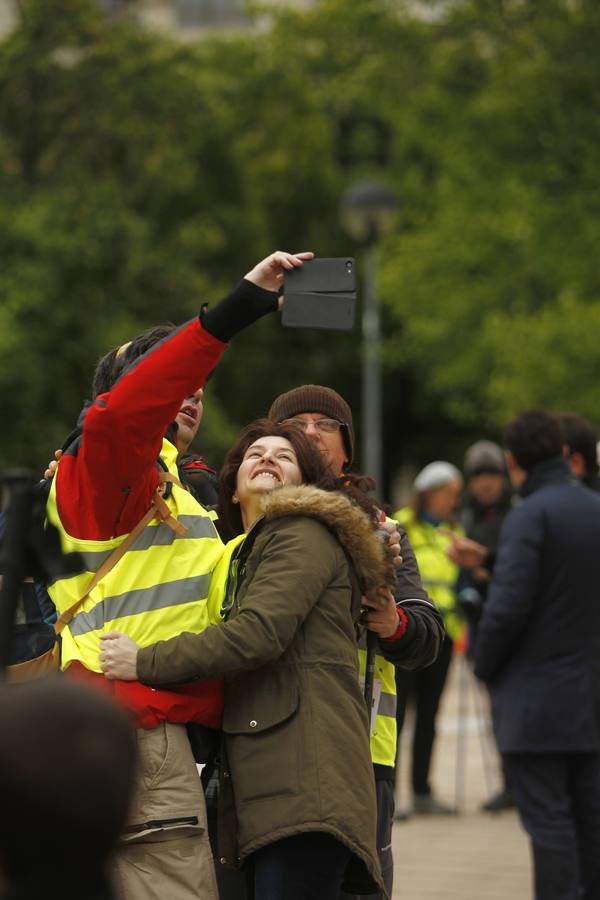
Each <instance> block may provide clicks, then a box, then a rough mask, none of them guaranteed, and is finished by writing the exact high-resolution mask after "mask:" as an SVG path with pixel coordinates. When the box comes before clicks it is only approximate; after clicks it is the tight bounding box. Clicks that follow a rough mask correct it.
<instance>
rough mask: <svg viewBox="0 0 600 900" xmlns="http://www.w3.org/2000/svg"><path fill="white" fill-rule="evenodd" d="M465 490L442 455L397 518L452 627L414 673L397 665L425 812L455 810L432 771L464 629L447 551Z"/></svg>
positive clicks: (401, 711) (416, 792) (417, 802)
mask: <svg viewBox="0 0 600 900" xmlns="http://www.w3.org/2000/svg"><path fill="white" fill-rule="evenodd" d="M462 489H463V478H462V475H461V473H460V472H459V470H458V469H457V468H456V466H453V465H452V464H451V463H449V462H444V461H442V460H438V461H436V462H432V463H430V464H429V465H428V466H425V468H424V469H423V470H422V471H421V472H419V474H418V475H417V477H416V479H415V482H414V490H415V502H414V506H407V507H404V508H403V509H399V510H398V511H397V512H396V513H394V518H395V519H396V520H397V521H398V522H399V523H400V525H401V526H402V527H403V528H404V529H405V530H406V533H407V535H408V539H409V541H410V543H411V546H412V548H413V550H414V553H415V557H416V560H417V564H418V566H419V571H420V573H421V580H422V582H423V587H424V588H425V590H426V591H427V592H428V594H429V596H430V597H431V598H432V600H433V601H434V602H435V604H436V606H437V608H438V610H439V611H440V613H441V614H442V618H443V620H444V625H445V628H446V632H447V634H446V635H445V637H444V640H443V642H442V646H441V649H440V652H439V655H438V657H437V659H436V661H435V662H434V663H433V664H432V665H430V666H427V668H425V669H422V670H421V671H418V672H411V673H408V672H401V671H399V670H396V685H397V688H398V730H400V729H401V727H402V725H403V723H404V715H405V710H406V703H407V700H408V697H409V696H410V694H411V693H414V696H415V704H416V718H415V730H414V735H413V745H412V766H411V782H412V792H413V810H414V812H415V813H420V814H423V815H447V814H449V813H451V812H453V810H452V809H450V807H448V806H445V805H444V804H443V803H441V802H440V801H439V800H438V799H437V798H436V797H435V795H434V794H433V792H432V789H431V786H430V784H429V770H430V767H431V758H432V754H433V746H434V741H435V720H436V716H437V711H438V707H439V704H440V698H441V696H442V692H443V690H444V686H445V684H446V678H447V675H448V669H449V666H450V660H451V658H452V646H453V641H454V640H457V639H459V638H460V637H461V636H462V635H463V633H464V624H463V622H462V618H461V616H460V613H459V611H458V607H457V588H458V578H459V574H460V568H459V566H457V565H456V563H454V562H453V561H452V560H451V559H449V558H448V554H447V550H448V547H449V545H450V544H451V542H452V536H451V533H456V534H458V535H463V534H464V532H463V530H462V527H461V526H460V525H459V524H458V523H457V521H456V519H455V513H456V509H457V507H458V504H459V502H460V496H461V493H462Z"/></svg>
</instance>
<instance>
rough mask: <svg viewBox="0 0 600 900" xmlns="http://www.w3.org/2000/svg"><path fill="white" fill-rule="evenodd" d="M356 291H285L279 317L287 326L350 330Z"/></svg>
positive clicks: (352, 323)
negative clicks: (327, 292) (353, 292)
mask: <svg viewBox="0 0 600 900" xmlns="http://www.w3.org/2000/svg"><path fill="white" fill-rule="evenodd" d="M355 307H356V294H317V293H316V292H314V291H311V292H308V291H306V292H303V293H299V294H296V293H294V294H288V293H286V294H284V298H283V310H282V313H281V321H282V323H283V324H284V325H287V326H288V328H330V329H332V330H334V331H351V330H352V328H353V327H354V315H355Z"/></svg>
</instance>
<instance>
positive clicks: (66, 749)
mask: <svg viewBox="0 0 600 900" xmlns="http://www.w3.org/2000/svg"><path fill="white" fill-rule="evenodd" d="M134 768H135V740H134V733H133V729H132V728H131V726H130V724H129V722H128V720H127V718H126V716H125V714H124V713H122V712H120V711H119V710H118V709H117V707H116V706H115V705H114V704H113V703H112V702H111V701H110V700H108V699H106V698H105V697H102V696H101V695H100V694H99V693H97V692H95V691H91V690H88V689H87V688H84V687H82V686H80V685H76V684H72V683H69V682H68V681H66V680H63V679H60V678H58V677H56V678H50V679H47V680H43V681H41V680H40V681H36V682H29V683H27V684H20V685H11V686H10V687H7V686H5V685H2V686H1V687H0V809H1V810H2V815H1V816H0V897H1V898H2V900H46V898H47V897H49V896H52V895H53V894H54V891H56V892H57V893H60V896H61V898H62V900H75V898H77V900H82V898H85V900H109V898H111V897H112V896H113V894H112V892H111V889H110V886H109V881H108V877H107V868H108V862H109V859H110V857H111V854H112V851H113V849H114V847H115V846H116V844H117V840H118V838H119V835H120V832H121V829H122V827H123V825H124V823H125V818H126V814H127V808H128V805H129V800H130V795H131V789H132V784H133V777H134Z"/></svg>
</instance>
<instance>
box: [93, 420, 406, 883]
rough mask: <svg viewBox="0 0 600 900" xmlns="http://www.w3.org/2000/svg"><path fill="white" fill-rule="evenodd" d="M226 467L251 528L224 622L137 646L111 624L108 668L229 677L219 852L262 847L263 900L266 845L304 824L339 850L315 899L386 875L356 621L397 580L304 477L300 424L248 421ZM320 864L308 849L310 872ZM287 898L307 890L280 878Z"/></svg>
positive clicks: (172, 678) (239, 551)
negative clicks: (334, 869) (364, 603)
mask: <svg viewBox="0 0 600 900" xmlns="http://www.w3.org/2000/svg"><path fill="white" fill-rule="evenodd" d="M238 461H239V464H238ZM307 462H308V463H310V464H307ZM311 465H312V469H311ZM228 469H229V471H230V472H231V471H233V472H234V474H235V490H234V491H233V492H231V491H230V495H229V500H230V503H231V504H234V505H235V504H236V503H237V505H238V508H239V510H240V513H241V521H242V524H243V526H244V529H245V530H246V531H247V532H248V533H247V535H246V538H245V540H244V541H243V542H242V543H241V544H240V545H239V547H237V548H236V551H235V553H234V556H233V562H232V566H231V571H230V576H229V585H228V594H227V596H228V600H229V603H230V604H231V607H230V612H229V615H228V618H227V621H226V622H225V623H224V624H223V625H220V626H217V627H214V628H210V629H208V630H207V631H205V632H204V633H203V634H201V635H193V634H182V635H180V636H179V637H177V638H173V639H172V640H169V641H163V642H161V643H158V644H154V645H153V646H150V647H146V648H144V649H141V650H138V648H137V646H136V645H135V644H133V642H131V641H130V639H128V638H125V637H123V636H117V635H116V633H115V632H113V633H111V634H109V635H107V639H106V641H105V643H104V646H105V650H104V651H103V653H102V663H103V668H104V671H105V673H106V674H107V676H108V677H118V678H123V677H126V678H128V677H137V678H139V679H140V680H141V681H144V682H146V683H147V684H165V683H176V682H185V681H189V680H191V679H195V678H204V677H208V676H214V675H219V674H223V675H225V679H226V689H225V708H224V716H223V731H224V738H225V740H224V747H225V759H224V766H223V771H222V787H221V797H220V817H221V828H220V856H221V858H222V861H223V862H225V861H226V862H227V863H232V864H238V865H239V864H240V863H243V862H244V861H246V860H247V859H248V858H249V857H250V858H252V861H253V862H254V866H255V872H256V874H255V879H256V880H255V889H256V900H261V893H260V890H261V887H260V886H261V884H264V883H265V882H264V880H263V881H262V882H261V880H260V868H261V864H262V861H263V857H264V851H265V849H268V850H269V852H270V853H271V855H272V854H273V852H274V853H275V854H277V853H278V852H279V848H281V850H282V852H283V847H284V846H286V841H287V842H288V845H289V840H290V839H292V842H297V841H298V839H299V837H300V836H306V835H309V834H310V835H314V836H317V837H318V836H321V837H326V838H327V840H328V841H330V844H329V845H327V846H329V847H331V848H337V849H340V850H341V851H342V855H341V856H340V857H338V859H341V860H342V861H343V865H342V866H341V870H340V872H339V878H340V880H339V883H337V884H336V885H335V888H334V887H333V886H332V885H333V882H331V883H330V886H329V888H324V889H323V890H324V891H326V890H327V891H328V892H323V893H322V894H320V895H319V896H322V897H323V898H324V900H325V898H329V897H334V896H335V897H337V893H334V892H333V891H334V890H336V889H337V890H338V891H339V889H340V888H341V887H342V886H343V888H344V889H345V890H347V891H349V892H351V893H374V892H376V891H378V890H382V884H381V875H380V871H379V863H378V860H377V854H376V851H375V789H374V780H373V768H372V765H371V760H370V753H369V726H368V721H367V714H366V707H365V701H364V698H363V696H362V692H361V688H360V685H359V682H358V671H357V652H356V649H357V643H356V622H357V620H358V617H359V615H360V606H361V596H362V594H364V593H368V594H370V595H371V596H373V597H374V596H376V595H377V589H378V587H379V586H381V585H382V584H385V583H386V582H389V579H390V564H389V561H388V559H387V556H386V553H385V549H384V547H383V545H382V543H381V542H380V541H379V540H378V539H377V538H376V537H375V535H374V532H373V527H372V524H371V521H370V519H369V516H368V515H367V514H366V513H365V512H364V511H363V510H361V509H359V508H358V507H357V506H356V505H354V504H353V503H352V502H351V501H350V500H349V499H348V498H347V497H346V496H344V495H342V494H340V493H337V492H333V491H324V490H321V489H319V488H316V487H313V486H309V485H307V484H306V482H307V481H312V482H314V481H317V480H318V478H317V477H316V476H317V475H319V477H321V478H325V469H324V464H323V463H322V462H321V461H320V460H319V459H318V456H317V457H316V463H315V449H314V447H313V446H312V443H311V442H310V440H309V439H308V438H307V437H306V436H305V435H304V434H303V433H302V432H301V430H300V429H297V428H296V427H294V426H289V425H273V423H269V422H264V421H263V422H260V423H256V424H255V425H253V426H249V428H248V429H246V430H245V432H244V433H243V434H242V437H241V438H240V440H239V441H238V443H237V444H236V445H235V447H234V448H232V450H231V451H230V454H229V455H228V460H227V461H226V465H225V469H224V471H227V470H228ZM311 473H312V474H311ZM226 482H227V479H225V483H226ZM303 482H304V483H303ZM232 486H233V485H232ZM333 486H334V485H333V484H332V487H333ZM273 488H278V489H277V490H273ZM225 499H226V500H227V497H226V498H225ZM226 505H227V504H226ZM349 560H352V564H351V563H350V562H349ZM329 857H330V858H331V859H332V865H333V864H334V861H335V859H336V854H335V853H329V854H327V855H326V856H324V857H323V858H329ZM312 862H313V861H312V859H311V858H306V859H305V860H304V862H303V867H304V871H305V873H306V878H307V879H309V880H310V877H311V866H312ZM272 863H273V859H272V858H271V859H270V860H269V862H268V865H271V867H272ZM286 866H289V862H287V861H286ZM301 868H302V867H301ZM269 871H271V870H269ZM263 874H264V873H263ZM299 877H300V878H302V875H300V876H299ZM335 877H337V876H335ZM269 890H272V884H271V882H269ZM269 896H270V897H271V896H272V897H275V896H277V897H279V894H272V893H270V894H269ZM292 896H293V897H296V896H297V897H301V896H309V895H308V894H306V895H305V894H303V893H302V891H301V890H300V889H299V890H298V892H297V893H294V889H293V888H290V886H289V884H288V885H287V886H286V887H285V889H284V888H282V893H281V897H282V898H283V897H285V898H288V897H292ZM310 896H311V897H312V896H316V894H310Z"/></svg>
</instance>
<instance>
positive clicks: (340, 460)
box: [286, 412, 348, 475]
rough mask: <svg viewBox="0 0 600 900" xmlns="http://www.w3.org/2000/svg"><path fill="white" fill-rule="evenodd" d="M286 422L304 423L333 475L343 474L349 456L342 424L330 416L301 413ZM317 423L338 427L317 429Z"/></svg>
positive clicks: (307, 432)
mask: <svg viewBox="0 0 600 900" xmlns="http://www.w3.org/2000/svg"><path fill="white" fill-rule="evenodd" d="M286 421H293V422H300V423H303V427H304V428H305V431H306V434H307V435H308V437H309V438H310V439H311V440H313V441H314V442H315V444H316V445H317V447H318V449H319V450H320V451H321V453H322V454H323V455H324V457H325V459H326V460H327V463H328V465H329V466H330V468H331V470H332V471H333V474H334V475H341V474H342V472H343V471H344V466H345V465H346V463H347V462H348V455H347V453H346V448H345V446H344V438H343V436H342V425H341V422H337V420H336V419H332V418H331V417H330V416H326V415H325V414H324V413H318V412H307V413H299V414H298V415H297V416H292V417H291V419H288V420H286ZM315 422H323V424H324V423H325V422H329V423H333V422H337V425H332V426H329V427H331V428H332V429H333V430H329V428H327V429H326V428H324V427H317V426H316V425H315V424H314V423H315Z"/></svg>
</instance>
